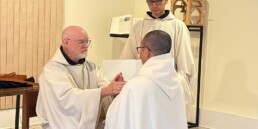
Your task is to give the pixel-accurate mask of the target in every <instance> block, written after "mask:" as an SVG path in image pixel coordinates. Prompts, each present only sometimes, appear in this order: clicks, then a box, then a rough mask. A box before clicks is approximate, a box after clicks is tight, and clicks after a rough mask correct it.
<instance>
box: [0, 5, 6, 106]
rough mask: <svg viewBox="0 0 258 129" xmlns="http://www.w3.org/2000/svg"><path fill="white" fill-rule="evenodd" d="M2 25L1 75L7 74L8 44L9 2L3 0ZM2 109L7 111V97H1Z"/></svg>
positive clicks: (0, 45)
mask: <svg viewBox="0 0 258 129" xmlns="http://www.w3.org/2000/svg"><path fill="white" fill-rule="evenodd" d="M0 2H1V7H0V10H1V14H0V17H1V25H0V29H1V32H0V56H1V60H0V73H6V55H7V54H6V51H7V50H6V49H7V46H6V42H7V28H6V27H7V7H6V5H7V0H1V1H0ZM1 109H6V97H1Z"/></svg>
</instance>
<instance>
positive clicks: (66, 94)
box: [36, 49, 109, 129]
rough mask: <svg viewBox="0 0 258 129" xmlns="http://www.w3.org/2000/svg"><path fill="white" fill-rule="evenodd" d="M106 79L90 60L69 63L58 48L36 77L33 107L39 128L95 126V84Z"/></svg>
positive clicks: (97, 99) (92, 128)
mask: <svg viewBox="0 0 258 129" xmlns="http://www.w3.org/2000/svg"><path fill="white" fill-rule="evenodd" d="M108 83H109V81H108V80H107V79H105V78H104V77H103V76H102V71H101V70H100V69H99V68H98V67H97V66H96V65H95V64H94V63H92V62H89V61H85V62H84V63H83V64H77V65H70V64H69V63H68V62H67V61H66V59H65V58H64V56H63V55H62V53H61V51H60V49H58V50H57V52H56V53H55V55H54V57H53V58H52V59H51V60H50V61H49V62H48V63H47V64H46V65H45V67H44V69H43V71H42V73H41V75H40V77H39V85H40V90H39V95H38V100H37V107H36V111H37V115H38V117H39V119H40V120H41V121H42V127H43V129H44V128H46V129H95V127H96V122H97V117H98V113H99V106H100V99H101V98H100V96H101V89H100V88H99V87H102V86H105V85H107V84H108Z"/></svg>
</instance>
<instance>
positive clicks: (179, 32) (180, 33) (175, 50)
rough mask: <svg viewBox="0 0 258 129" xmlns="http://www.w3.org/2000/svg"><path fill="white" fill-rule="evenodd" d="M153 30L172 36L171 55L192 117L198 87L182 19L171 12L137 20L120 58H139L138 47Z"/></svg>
mask: <svg viewBox="0 0 258 129" xmlns="http://www.w3.org/2000/svg"><path fill="white" fill-rule="evenodd" d="M152 30H163V31H165V32H167V33H168V34H169V35H170V36H171V38H172V48H171V51H170V53H171V56H172V57H174V59H175V67H176V71H177V72H178V76H179V79H180V82H181V84H182V86H183V88H184V95H185V103H186V108H187V115H188V118H189V119H190V115H191V113H190V112H191V105H192V104H193V103H194V99H193V93H192V91H193V90H194V89H195V88H196V69H195V64H194V59H193V54H192V50H191V41H190V35H189V31H188V29H187V27H186V25H185V24H184V22H182V21H181V20H178V19H176V18H175V16H174V15H173V14H171V12H170V13H169V15H168V16H167V17H165V18H163V19H153V18H152V17H150V16H149V15H147V14H146V16H145V18H144V20H142V21H140V22H137V23H136V24H135V26H134V27H133V28H132V31H131V33H130V36H129V38H128V40H127V43H126V44H125V47H124V49H123V51H122V54H121V56H120V59H139V54H138V53H137V51H136V47H138V46H140V43H141V40H142V39H143V38H144V36H145V35H146V33H148V32H150V31H152Z"/></svg>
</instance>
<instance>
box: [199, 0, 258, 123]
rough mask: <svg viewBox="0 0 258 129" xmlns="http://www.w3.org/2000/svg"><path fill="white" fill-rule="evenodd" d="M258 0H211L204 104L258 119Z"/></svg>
mask: <svg viewBox="0 0 258 129" xmlns="http://www.w3.org/2000/svg"><path fill="white" fill-rule="evenodd" d="M257 4H258V1H256V0H246V1H235V0H228V1H224V0H209V22H208V32H207V34H208V35H207V42H206V45H205V46H206V48H205V49H206V53H205V54H204V56H205V57H204V58H205V61H204V67H205V71H204V74H203V75H204V76H205V77H204V80H203V85H202V86H203V91H202V94H203V95H202V105H203V107H205V108H209V109H212V110H217V111H222V112H227V113H232V114H237V115H241V116H248V117H252V118H256V119H258V110H257V109H258V101H257V99H258V92H257V91H258V82H257V72H258V60H257V58H256V56H257V55H258V51H257V48H258V36H257V34H258V24H257V23H258V17H257V16H256V15H254V12H257V11H258V9H257V8H256V5H257Z"/></svg>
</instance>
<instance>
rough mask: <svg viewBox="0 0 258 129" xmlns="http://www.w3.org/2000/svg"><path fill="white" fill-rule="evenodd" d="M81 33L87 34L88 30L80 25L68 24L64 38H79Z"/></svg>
mask: <svg viewBox="0 0 258 129" xmlns="http://www.w3.org/2000/svg"><path fill="white" fill-rule="evenodd" d="M80 35H87V36H88V34H87V32H86V31H85V30H84V29H83V28H82V27H80V26H68V27H66V28H65V29H64V30H63V33H62V40H64V39H70V38H72V39H73V38H77V37H78V36H80Z"/></svg>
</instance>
